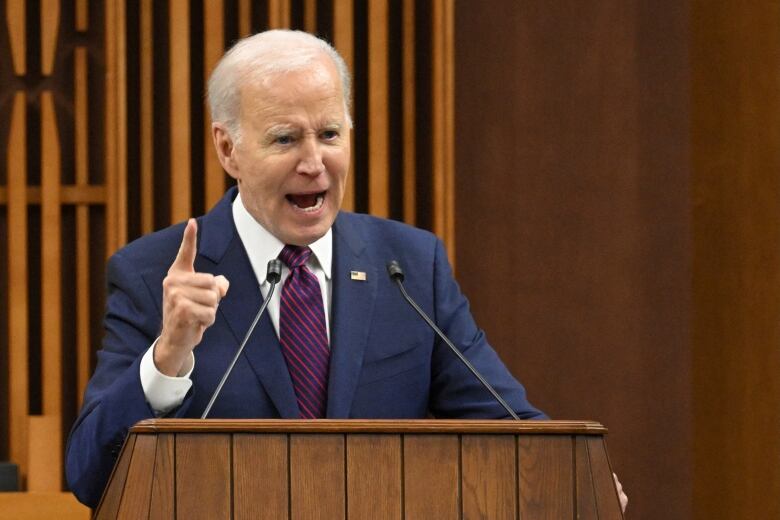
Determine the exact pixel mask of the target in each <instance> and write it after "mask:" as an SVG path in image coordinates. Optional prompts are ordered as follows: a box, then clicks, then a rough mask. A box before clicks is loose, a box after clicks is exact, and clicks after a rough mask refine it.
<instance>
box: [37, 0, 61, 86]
mask: <svg viewBox="0 0 780 520" xmlns="http://www.w3.org/2000/svg"><path fill="white" fill-rule="evenodd" d="M40 2H41V5H40V9H41V72H42V73H43V75H44V76H51V74H52V72H53V71H54V57H55V55H56V51H57V30H58V29H59V23H60V0H40Z"/></svg>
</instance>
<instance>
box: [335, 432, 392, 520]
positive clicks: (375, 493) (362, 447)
mask: <svg viewBox="0 0 780 520" xmlns="http://www.w3.org/2000/svg"><path fill="white" fill-rule="evenodd" d="M401 486H402V481H401V437H400V436H399V435H368V434H366V435H360V434H353V435H348V436H347V496H348V497H349V500H348V501H347V507H348V511H347V518H372V519H374V520H381V519H387V520H391V519H395V520H400V519H401V518H402V514H401V513H402V511H401V507H402V504H401Z"/></svg>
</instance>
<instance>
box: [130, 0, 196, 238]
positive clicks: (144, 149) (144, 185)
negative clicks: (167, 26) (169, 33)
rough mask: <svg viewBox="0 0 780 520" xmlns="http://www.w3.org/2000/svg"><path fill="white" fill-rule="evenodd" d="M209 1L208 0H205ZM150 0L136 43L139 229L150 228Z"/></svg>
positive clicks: (144, 4)
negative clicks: (137, 67) (138, 53)
mask: <svg viewBox="0 0 780 520" xmlns="http://www.w3.org/2000/svg"><path fill="white" fill-rule="evenodd" d="M206 3H207V4H211V2H206ZM152 7H153V6H152V0H141V6H140V16H139V18H140V31H141V34H140V38H139V41H140V46H141V53H140V54H141V56H140V61H141V63H140V65H141V77H140V78H139V84H140V97H141V100H140V101H141V114H140V116H141V136H140V137H141V142H140V143H139V144H140V148H141V157H140V159H141V164H140V168H141V171H140V184H141V186H140V190H141V193H140V198H141V215H140V217H141V218H140V220H141V232H142V233H151V232H152V231H153V230H154V173H155V169H154V132H153V128H154V66H153V64H154V29H153V27H154V22H153V20H152Z"/></svg>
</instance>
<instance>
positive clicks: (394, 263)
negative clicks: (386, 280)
mask: <svg viewBox="0 0 780 520" xmlns="http://www.w3.org/2000/svg"><path fill="white" fill-rule="evenodd" d="M387 274H389V275H390V278H392V279H393V280H398V281H401V282H403V281H404V270H403V269H401V264H399V263H398V260H390V261H389V262H388V263H387Z"/></svg>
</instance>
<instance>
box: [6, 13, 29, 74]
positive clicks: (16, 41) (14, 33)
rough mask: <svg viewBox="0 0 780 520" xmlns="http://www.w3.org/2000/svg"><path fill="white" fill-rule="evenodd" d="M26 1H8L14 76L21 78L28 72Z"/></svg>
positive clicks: (8, 22) (7, 22) (9, 36)
mask: <svg viewBox="0 0 780 520" xmlns="http://www.w3.org/2000/svg"><path fill="white" fill-rule="evenodd" d="M26 3H27V2H25V0H6V2H5V20H6V24H7V26H8V39H9V43H10V44H11V60H12V61H13V66H14V74H16V75H17V76H21V75H23V74H25V73H26V72H27V51H26V45H25V42H26V40H27V19H26V16H25V5H26Z"/></svg>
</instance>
